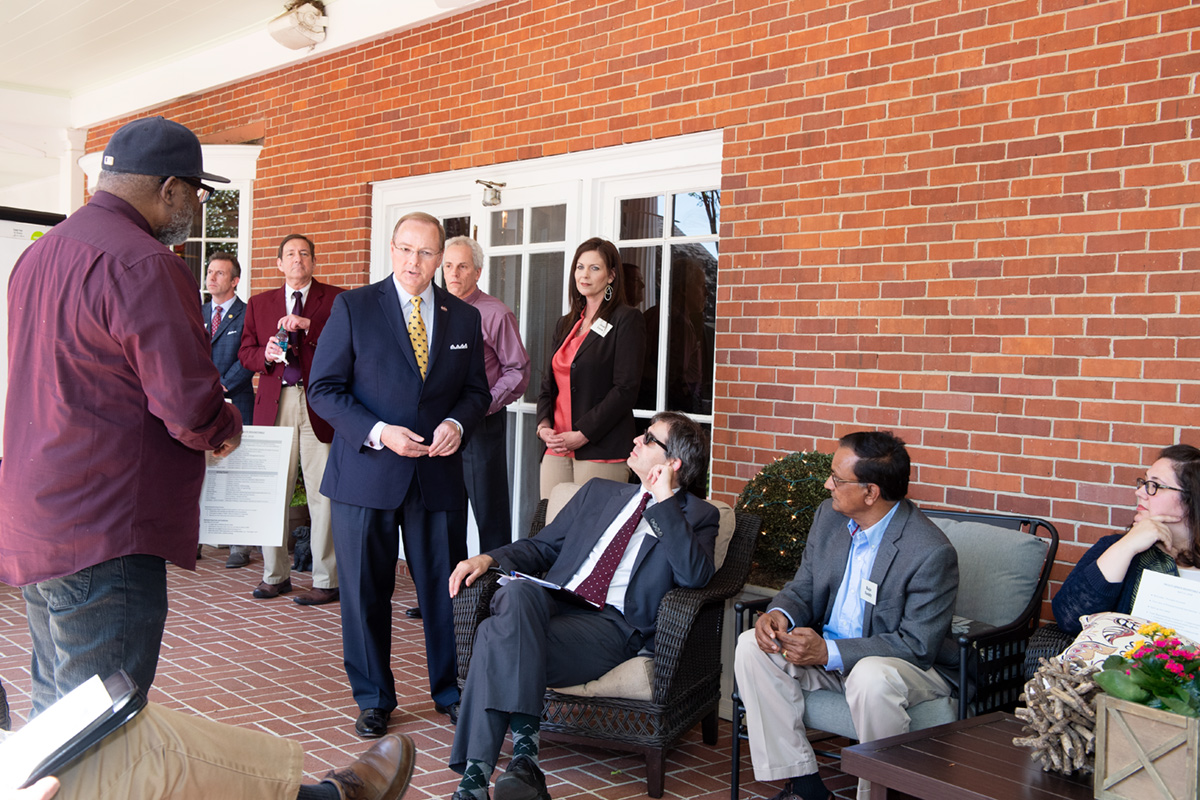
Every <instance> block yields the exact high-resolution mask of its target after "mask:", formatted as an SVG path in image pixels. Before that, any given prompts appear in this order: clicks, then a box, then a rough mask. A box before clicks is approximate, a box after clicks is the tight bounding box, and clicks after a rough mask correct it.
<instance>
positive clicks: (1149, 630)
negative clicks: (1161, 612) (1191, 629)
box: [1138, 622, 1175, 640]
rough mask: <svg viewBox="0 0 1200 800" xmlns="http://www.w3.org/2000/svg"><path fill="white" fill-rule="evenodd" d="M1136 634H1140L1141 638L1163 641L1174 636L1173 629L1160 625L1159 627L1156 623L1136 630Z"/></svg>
mask: <svg viewBox="0 0 1200 800" xmlns="http://www.w3.org/2000/svg"><path fill="white" fill-rule="evenodd" d="M1138 633H1140V634H1141V635H1142V636H1146V637H1148V638H1149V639H1151V640H1154V639H1165V638H1168V637H1170V636H1174V635H1175V629H1174V628H1165V627H1163V626H1162V625H1159V624H1158V623H1157V622H1150V623H1148V624H1146V625H1143V626H1142V627H1140V628H1138Z"/></svg>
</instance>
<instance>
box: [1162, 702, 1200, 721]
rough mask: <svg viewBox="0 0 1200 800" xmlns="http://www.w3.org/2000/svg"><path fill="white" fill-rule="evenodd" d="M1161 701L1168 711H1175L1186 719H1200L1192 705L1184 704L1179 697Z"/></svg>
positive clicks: (1199, 714)
mask: <svg viewBox="0 0 1200 800" xmlns="http://www.w3.org/2000/svg"><path fill="white" fill-rule="evenodd" d="M1161 699H1162V702H1163V707H1164V708H1166V709H1167V710H1168V711H1174V712H1175V713H1176V714H1182V715H1183V716H1185V717H1200V713H1197V711H1196V709H1195V708H1193V707H1192V705H1191V703H1187V702H1184V701H1183V700H1180V699H1179V698H1177V697H1163V698H1161Z"/></svg>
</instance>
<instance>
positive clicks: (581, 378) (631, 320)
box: [537, 306, 646, 461]
mask: <svg viewBox="0 0 1200 800" xmlns="http://www.w3.org/2000/svg"><path fill="white" fill-rule="evenodd" d="M608 324H609V325H611V326H612V328H611V329H610V330H609V331H608V333H607V334H606V335H604V336H601V335H600V334H598V333H596V331H595V330H594V329H593V330H589V331H588V334H587V337H586V338H585V339H584V340H583V344H581V345H580V346H579V350H578V352H576V353H575V360H574V361H572V362H571V425H570V427H569V428H568V430H573V431H579V432H580V433H582V434H583V435H584V436H586V437H587V438H588V443H587V444H585V445H584V446H583V447H581V448H579V449H578V450H576V451H575V458H577V459H579V460H581V461H591V460H598V459H609V458H625V457H626V456H628V455H629V450H630V447H631V443H632V440H633V437H634V435H635V434H636V433H637V428H636V426H635V425H634V421H633V406H634V403H635V402H636V401H637V395H638V387H639V386H640V385H641V382H642V360H643V359H644V358H645V355H646V322H645V320H644V319H643V317H642V312H640V311H638V310H637V309H636V308H633V307H631V306H618V307H617V308H616V310H614V311H613V313H612V316H611V317H610V318H609V319H608ZM569 334H570V329H568V330H567V331H566V333H561V334H556V335H555V337H554V346H553V347H552V348H551V350H550V352H551V356H550V358H551V363H550V364H547V365H546V372H545V375H544V377H543V378H542V391H541V394H539V395H538V405H537V418H538V421H539V422H540V421H541V420H544V419H545V420H554V403H555V400H556V399H557V397H558V383H557V382H556V381H555V380H554V367H553V358H554V356H553V354H554V353H557V352H558V348H559V347H561V346H562V344H563V342H564V341H565V339H566V337H567V335H569ZM554 421H555V422H556V423H557V422H558V420H554Z"/></svg>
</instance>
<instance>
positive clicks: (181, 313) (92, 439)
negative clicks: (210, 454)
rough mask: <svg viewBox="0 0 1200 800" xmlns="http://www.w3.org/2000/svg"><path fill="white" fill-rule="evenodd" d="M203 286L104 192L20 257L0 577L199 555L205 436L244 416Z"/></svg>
mask: <svg viewBox="0 0 1200 800" xmlns="http://www.w3.org/2000/svg"><path fill="white" fill-rule="evenodd" d="M199 289H200V287H199V285H197V283H196V279H195V278H193V277H192V274H191V272H190V271H189V270H188V267H187V265H186V264H185V263H184V262H183V260H182V259H181V258H179V256H177V255H175V254H174V253H172V252H171V251H170V250H168V249H167V247H166V246H165V245H163V244H162V243H160V242H159V241H158V240H157V239H155V238H154V237H153V236H152V235H151V232H150V226H149V224H148V223H147V222H146V220H145V219H144V218H143V217H142V215H141V214H139V213H138V212H137V210H136V209H134V207H133V206H131V205H129V204H128V203H126V202H125V201H124V200H122V199H120V198H119V197H117V196H115V195H112V194H109V193H108V192H102V191H101V192H97V193H96V194H95V196H94V197H93V198H92V200H91V202H90V203H88V204H87V205H86V206H85V207H83V208H81V209H79V210H78V211H76V212H75V213H74V214H72V215H71V216H70V218H69V219H67V220H66V221H64V222H62V223H60V224H59V225H57V226H55V228H54V229H53V230H51V231H50V232H48V233H47V234H46V235H45V236H43V237H42V238H41V239H39V240H38V241H37V242H35V243H34V244H33V245H31V246H30V247H29V249H27V250H26V251H25V253H24V254H23V255H22V256H21V258H20V259H19V260H18V261H17V264H16V266H15V267H14V268H13V272H12V278H11V279H10V281H9V288H8V353H9V371H8V405H7V407H6V411H5V417H4V458H3V461H2V462H0V580H3V581H5V582H6V583H10V584H13V585H16V586H24V585H26V584H29V583H35V582H38V581H44V580H49V579H51V578H57V577H62V576H64V575H70V574H73V573H75V572H78V571H79V570H81V569H85V568H87V567H90V566H94V565H96V564H99V563H101V562H104V561H108V560H110V559H113V558H118V557H120V556H125V555H134V554H143V555H155V556H161V557H163V558H166V559H169V560H170V561H172V562H174V563H175V564H178V565H179V566H181V567H184V568H187V569H194V568H195V566H196V540H197V537H198V534H199V529H200V507H199V498H200V485H201V483H202V481H203V479H204V452H203V451H204V450H211V449H214V448H216V447H217V446H219V445H220V444H221V443H222V442H224V441H225V440H227V439H229V438H230V437H232V436H234V435H236V434H237V433H238V432H239V431H241V428H242V423H241V415H240V414H239V413H238V411H237V409H236V408H234V407H233V405H232V404H230V403H226V402H225V399H224V397H223V393H222V391H221V384H220V375H219V374H218V373H217V368H216V367H215V366H213V362H212V355H211V353H210V350H209V336H208V320H205V319H201V316H200V304H199V303H197V302H196V298H197V293H198V292H199Z"/></svg>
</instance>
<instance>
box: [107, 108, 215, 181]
mask: <svg viewBox="0 0 1200 800" xmlns="http://www.w3.org/2000/svg"><path fill="white" fill-rule="evenodd" d="M100 166H101V168H102V169H106V170H108V171H109V172H131V173H133V174H135V175H158V176H162V177H169V176H176V177H179V178H203V179H204V180H207V181H215V182H216V183H229V178H222V177H221V176H220V175H213V174H212V173H211V172H205V171H204V156H203V154H202V152H201V150H200V140H199V139H197V138H196V134H194V133H192V132H191V131H190V130H188V129H187V128H186V127H184V126H183V125H180V124H179V123H178V122H172V121H171V120H169V119H166V118H165V117H146V118H144V119H136V120H134V121H133V122H130V123H129V124H128V125H124V126H122V127H121V129H120V130H118V131H117V132H116V133H114V134H113V135H112V138H111V139H109V140H108V146H107V147H105V148H104V158H103V159H101V165H100Z"/></svg>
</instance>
